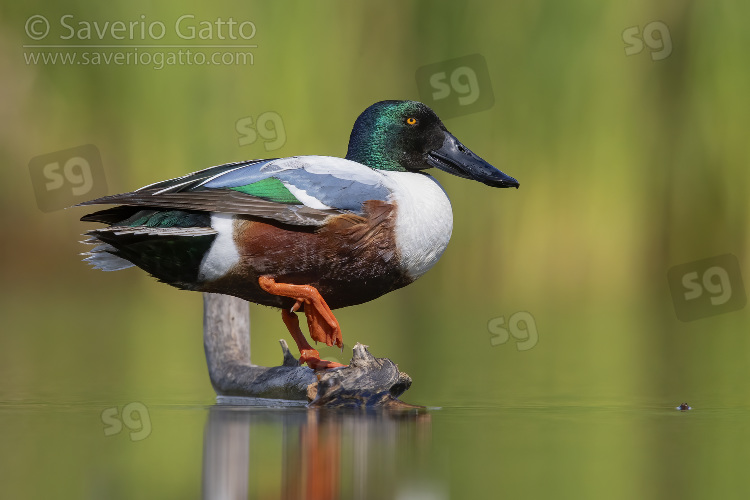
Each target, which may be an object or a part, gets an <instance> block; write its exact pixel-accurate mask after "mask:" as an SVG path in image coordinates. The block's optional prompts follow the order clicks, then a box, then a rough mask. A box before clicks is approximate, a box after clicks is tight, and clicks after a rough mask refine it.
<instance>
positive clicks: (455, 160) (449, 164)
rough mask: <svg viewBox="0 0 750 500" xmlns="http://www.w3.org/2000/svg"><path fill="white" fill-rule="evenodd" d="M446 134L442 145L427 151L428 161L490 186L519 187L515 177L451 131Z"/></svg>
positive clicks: (449, 171) (434, 165)
mask: <svg viewBox="0 0 750 500" xmlns="http://www.w3.org/2000/svg"><path fill="white" fill-rule="evenodd" d="M444 134H445V139H444V140H443V145H442V147H440V149H436V150H434V151H430V152H429V153H427V163H429V164H430V165H432V166H433V167H435V168H439V169H440V170H443V171H445V172H448V173H449V174H453V175H457V176H458V177H463V178H464V179H474V180H475V181H479V182H482V183H484V184H487V185H488V186H492V187H499V188H508V187H514V188H518V186H519V184H518V181H517V180H515V179H514V178H513V177H511V176H509V175H506V174H504V173H502V172H501V171H499V170H498V169H496V168H495V167H493V166H492V165H490V164H489V163H487V162H486V161H484V160H483V159H481V158H480V157H479V156H477V155H475V154H474V153H473V152H472V151H471V150H470V149H469V148H467V147H466V146H464V145H463V144H461V141H459V140H458V139H456V138H455V137H454V136H453V134H451V133H450V132H448V131H445V132H444Z"/></svg>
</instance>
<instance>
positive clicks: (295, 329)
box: [281, 309, 346, 370]
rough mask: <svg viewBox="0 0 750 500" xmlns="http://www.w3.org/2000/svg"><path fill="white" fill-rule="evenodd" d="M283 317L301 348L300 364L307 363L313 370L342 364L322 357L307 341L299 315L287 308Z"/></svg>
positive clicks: (298, 347) (298, 346) (283, 312)
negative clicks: (301, 327) (300, 324)
mask: <svg viewBox="0 0 750 500" xmlns="http://www.w3.org/2000/svg"><path fill="white" fill-rule="evenodd" d="M281 319H283V320H284V324H285V325H286V328H287V330H289V333H290V334H291V335H292V338H293V339H294V342H296V343H297V349H299V362H300V364H305V363H307V366H309V367H310V368H312V369H313V370H326V369H328V368H338V367H340V366H346V365H342V364H341V363H336V362H335V361H326V360H325V359H320V353H319V352H318V351H317V350H316V349H313V348H312V346H311V345H310V344H308V343H307V340H306V339H305V336H304V335H303V334H302V330H300V328H299V319H297V315H296V314H294V313H293V312H291V311H287V310H286V309H282V310H281Z"/></svg>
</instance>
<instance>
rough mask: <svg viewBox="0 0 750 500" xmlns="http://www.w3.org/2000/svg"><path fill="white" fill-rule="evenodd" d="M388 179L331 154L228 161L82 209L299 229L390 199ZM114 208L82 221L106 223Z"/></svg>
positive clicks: (357, 211)
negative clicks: (201, 216)
mask: <svg viewBox="0 0 750 500" xmlns="http://www.w3.org/2000/svg"><path fill="white" fill-rule="evenodd" d="M390 194H391V190H390V189H389V188H388V187H387V178H386V177H385V176H384V175H383V174H381V173H380V172H378V171H376V170H373V169H371V168H369V167H366V166H365V165H362V164H359V163H356V162H352V161H349V160H345V159H342V158H335V157H330V156H298V157H291V158H281V159H273V160H254V161H248V162H239V163H230V164H226V165H219V166H215V167H211V168H207V169H204V170H201V171H199V172H194V173H192V174H189V175H186V176H183V177H179V178H176V179H170V180H166V181H161V182H157V183H155V184H151V185H148V186H145V187H142V188H140V189H138V190H136V191H133V192H130V193H123V194H116V195H112V196H105V197H103V198H98V199H96V200H91V201H87V202H84V203H81V205H101V204H116V205H125V206H130V207H150V208H167V209H177V210H197V211H202V212H219V213H230V214H242V215H250V216H254V217H259V218H262V219H271V220H275V221H278V222H282V223H286V224H294V225H302V226H321V225H323V223H324V221H325V220H326V219H328V218H329V217H331V216H336V215H341V214H345V213H354V214H361V213H362V210H363V207H362V204H363V203H364V202H366V201H369V200H382V201H386V200H388V199H389V197H390ZM113 211H117V209H109V210H103V211H100V212H96V213H94V214H89V215H87V216H85V217H84V218H83V219H82V220H87V221H98V222H109V221H110V220H111V219H115V218H117V214H115V213H113Z"/></svg>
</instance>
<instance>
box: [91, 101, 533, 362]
mask: <svg viewBox="0 0 750 500" xmlns="http://www.w3.org/2000/svg"><path fill="white" fill-rule="evenodd" d="M431 168H437V169H439V170H442V171H444V172H447V173H449V174H452V175H455V176H458V177H461V178H464V179H469V180H474V181H478V182H481V183H483V184H485V185H487V186H490V187H494V188H511V187H514V188H518V187H519V182H518V181H517V180H516V179H514V178H513V177H511V176H509V175H507V174H505V173H503V172H502V171H500V170H498V169H497V168H495V167H494V166H492V165H491V164H490V163H488V162H487V161H485V160H483V159H482V158H481V157H479V156H478V155H476V154H475V153H473V152H472V151H471V150H470V149H469V148H467V147H466V146H464V145H463V144H462V143H461V142H460V141H459V140H458V139H457V138H456V137H455V136H454V135H453V134H451V133H450V132H449V131H448V129H447V128H446V127H445V125H444V124H443V122H442V121H441V120H440V118H439V117H438V116H437V114H436V113H435V112H434V111H433V110H432V109H430V108H429V107H428V106H427V105H425V104H423V103H421V102H417V101H408V100H387V101H380V102H376V103H375V104H373V105H371V106H369V107H368V108H367V109H365V111H364V112H362V114H360V115H359V117H358V118H357V119H356V121H355V123H354V127H353V128H352V132H351V136H350V138H349V145H348V149H347V153H346V157H345V158H338V157H332V156H293V157H287V158H273V159H263V160H250V161H240V162H235V163H228V164H224V165H218V166H213V167H210V168H206V169H204V170H200V171H197V172H194V173H190V174H187V175H185V176H182V177H179V178H175V179H169V180H164V181H160V182H156V183H154V184H150V185H148V186H144V187H142V188H140V189H137V190H135V191H132V192H126V193H122V194H115V195H110V196H104V197H101V198H97V199H95V200H90V201H86V202H83V203H81V204H79V205H81V206H90V205H115V206H114V207H111V208H106V209H103V210H99V211H96V212H93V213H89V214H87V215H85V216H83V217H82V218H81V220H82V221H85V222H96V223H102V224H104V225H105V226H104V227H101V228H98V229H93V230H90V231H87V232H86V233H84V234H85V235H86V236H88V239H87V240H86V241H85V243H89V244H92V245H94V246H93V248H92V249H91V250H90V251H88V252H86V253H85V254H84V255H86V258H85V259H84V260H85V261H87V262H88V263H89V264H91V265H92V266H93V267H94V268H96V269H100V270H103V271H118V270H122V269H126V268H130V267H133V266H136V267H139V268H141V269H142V270H144V271H146V272H147V273H149V274H150V275H151V276H153V277H154V278H156V279H157V280H159V281H161V282H164V283H167V284H169V285H171V286H173V287H176V288H178V289H182V290H191V291H198V292H209V293H218V294H225V295H232V296H235V297H239V298H241V299H244V300H247V301H249V302H252V303H256V304H261V305H265V306H270V307H274V308H278V309H280V310H281V316H282V320H283V322H284V324H285V326H286V328H287V330H288V331H289V333H290V335H291V336H292V338H293V339H294V341H295V343H296V344H297V348H298V349H299V351H300V364H307V365H308V366H309V367H310V368H312V369H313V370H325V369H332V368H338V367H341V366H344V365H342V364H340V363H336V362H332V361H326V360H323V359H321V358H320V354H319V352H318V351H317V350H316V349H314V348H313V347H312V346H311V345H310V344H309V342H308V341H307V339H306V338H305V336H304V334H303V333H302V331H301V329H300V326H299V318H298V317H297V313H298V312H301V313H304V315H305V318H306V320H307V326H308V330H309V335H310V338H311V339H312V340H313V341H315V342H316V343H317V342H323V343H325V344H326V345H327V346H333V345H336V346H338V347H340V348H342V349H343V345H344V344H343V337H342V333H341V327H340V325H339V323H338V320H337V319H336V317H335V316H334V314H333V312H332V310H334V309H338V308H342V307H348V306H354V305H358V304H363V303H365V302H368V301H371V300H373V299H376V298H378V297H380V296H382V295H384V294H386V293H388V292H392V291H394V290H397V289H399V288H402V287H404V286H406V285H409V284H411V283H413V282H414V281H416V280H417V279H418V278H419V277H421V276H422V275H424V274H425V273H426V272H427V271H428V270H429V269H431V268H432V267H433V266H434V265H435V264H436V263H437V262H438V260H439V259H440V257H441V256H442V255H443V252H444V251H445V249H446V247H447V246H448V242H449V240H450V237H451V233H452V231H453V211H452V207H451V203H450V200H449V198H448V195H447V194H446V192H445V190H444V189H443V187H442V186H441V185H440V183H439V182H438V181H437V179H435V177H433V176H431V175H430V174H429V173H427V172H426V170H428V169H431Z"/></svg>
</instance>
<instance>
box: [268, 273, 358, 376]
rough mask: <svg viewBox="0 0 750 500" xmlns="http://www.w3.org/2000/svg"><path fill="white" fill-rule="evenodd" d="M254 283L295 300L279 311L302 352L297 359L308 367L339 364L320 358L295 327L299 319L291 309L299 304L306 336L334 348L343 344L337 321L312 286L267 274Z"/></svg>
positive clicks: (297, 326) (294, 309) (272, 292)
mask: <svg viewBox="0 0 750 500" xmlns="http://www.w3.org/2000/svg"><path fill="white" fill-rule="evenodd" d="M258 284H259V285H260V287H261V288H262V289H263V290H264V291H266V292H268V293H271V294H273V295H281V296H283V297H290V298H292V299H294V300H296V301H297V303H296V304H295V305H294V307H293V308H292V310H291V311H282V319H283V320H284V324H285V325H286V327H287V329H288V330H289V333H290V334H291V335H292V338H294V341H295V342H296V343H297V347H298V348H299V350H300V354H301V355H302V357H301V358H300V361H302V362H307V364H308V365H309V366H310V367H311V368H315V367H314V366H313V364H320V363H325V364H326V365H325V366H324V367H327V368H333V367H334V366H343V365H340V364H339V363H331V362H328V361H324V360H321V359H320V355H319V354H318V351H316V350H315V349H313V348H312V347H311V346H310V344H308V343H307V340H305V337H304V335H303V334H302V331H301V330H300V329H299V321H298V320H297V316H296V315H295V314H294V311H296V310H297V309H299V307H300V305H301V304H305V316H306V317H307V326H308V327H309V329H310V337H312V339H313V340H315V341H316V342H325V343H326V345H328V346H331V345H333V344H336V345H337V346H338V347H343V345H344V343H343V339H342V337H341V328H340V327H339V323H338V321H336V317H335V316H334V315H333V313H332V312H331V309H330V308H329V307H328V305H327V304H326V302H325V300H323V297H322V296H321V295H320V293H319V292H318V291H317V290H316V289H315V287H313V286H310V285H291V284H288V283H276V280H274V279H273V278H269V277H267V276H261V277H260V278H258ZM303 359H304V360H305V361H303ZM316 359H317V363H316V361H315V360H316ZM311 362H312V364H311Z"/></svg>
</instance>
